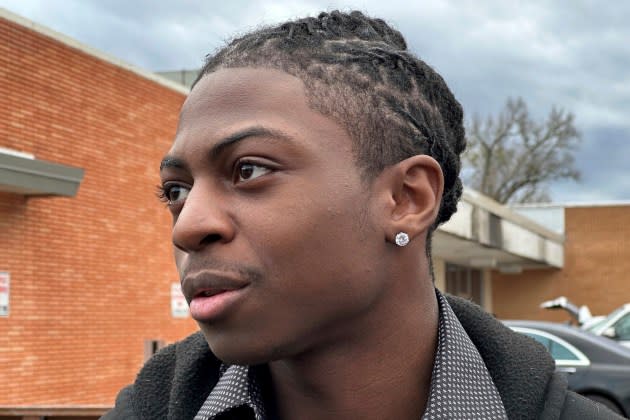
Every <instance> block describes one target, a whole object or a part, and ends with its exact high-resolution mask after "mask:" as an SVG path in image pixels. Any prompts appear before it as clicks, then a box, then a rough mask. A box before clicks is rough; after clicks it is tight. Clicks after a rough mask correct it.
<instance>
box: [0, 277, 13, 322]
mask: <svg viewBox="0 0 630 420" xmlns="http://www.w3.org/2000/svg"><path fill="white" fill-rule="evenodd" d="M10 279H11V276H10V275H9V273H7V272H4V271H0V316H9V291H10Z"/></svg>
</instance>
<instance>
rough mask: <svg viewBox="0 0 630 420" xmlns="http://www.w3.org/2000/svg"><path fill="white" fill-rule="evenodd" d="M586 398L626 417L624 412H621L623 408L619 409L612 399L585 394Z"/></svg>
mask: <svg viewBox="0 0 630 420" xmlns="http://www.w3.org/2000/svg"><path fill="white" fill-rule="evenodd" d="M584 396H585V397H586V398H588V399H590V400H593V401H595V402H598V403H600V404H601V405H603V406H605V407H606V408H608V409H610V410H611V411H612V412H614V413H616V414H620V415H624V412H623V411H622V410H621V408H619V406H618V405H617V403H616V402H614V401H613V400H611V399H610V398H606V397H603V396H601V395H597V394H584Z"/></svg>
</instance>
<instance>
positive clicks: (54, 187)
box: [0, 149, 84, 197]
mask: <svg viewBox="0 0 630 420" xmlns="http://www.w3.org/2000/svg"><path fill="white" fill-rule="evenodd" d="M83 173H84V171H83V169H81V168H75V167H72V166H66V165H60V164H58V163H52V162H47V161H44V160H39V159H34V158H31V157H28V156H27V155H24V154H15V153H11V152H10V151H8V150H4V149H0V191H5V192H11V193H15V194H22V195H29V196H50V195H53V196H65V197H74V196H75V195H76V193H77V190H78V189H79V184H80V183H81V180H82V179H83Z"/></svg>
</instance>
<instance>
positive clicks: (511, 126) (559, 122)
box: [463, 98, 581, 203]
mask: <svg viewBox="0 0 630 420" xmlns="http://www.w3.org/2000/svg"><path fill="white" fill-rule="evenodd" d="M574 119H575V118H574V116H573V114H572V113H570V112H565V111H564V110H562V109H557V108H555V107H554V108H553V109H552V110H551V112H550V113H549V115H548V116H547V118H546V120H544V121H542V122H537V121H534V120H533V119H532V118H531V117H530V115H529V111H528V110H527V105H526V104H525V102H524V101H523V100H522V99H521V98H518V99H516V100H513V99H508V101H507V103H506V105H505V108H504V109H503V111H501V113H500V114H499V115H498V116H497V117H492V116H489V117H488V118H487V119H485V120H482V119H481V118H480V117H478V116H475V117H473V119H472V121H470V122H469V123H467V127H466V135H467V139H468V147H467V150H466V153H465V154H464V171H463V179H464V183H465V184H466V185H469V186H470V187H472V188H474V189H476V190H478V191H480V192H482V193H483V194H485V195H487V196H489V197H492V198H493V199H495V200H496V201H498V202H500V203H525V202H541V201H549V199H550V197H549V194H548V190H547V186H548V184H549V182H551V181H556V180H562V179H571V180H575V181H578V180H579V179H580V172H579V171H578V170H577V169H576V168H575V159H574V153H575V150H576V149H577V147H578V146H579V144H580V141H581V138H580V133H579V132H578V131H577V129H576V128H575V126H574Z"/></svg>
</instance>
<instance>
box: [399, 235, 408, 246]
mask: <svg viewBox="0 0 630 420" xmlns="http://www.w3.org/2000/svg"><path fill="white" fill-rule="evenodd" d="M408 243H409V235H407V234H406V233H405V232H398V233H397V234H396V245H398V246H405V245H407V244H408Z"/></svg>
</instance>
